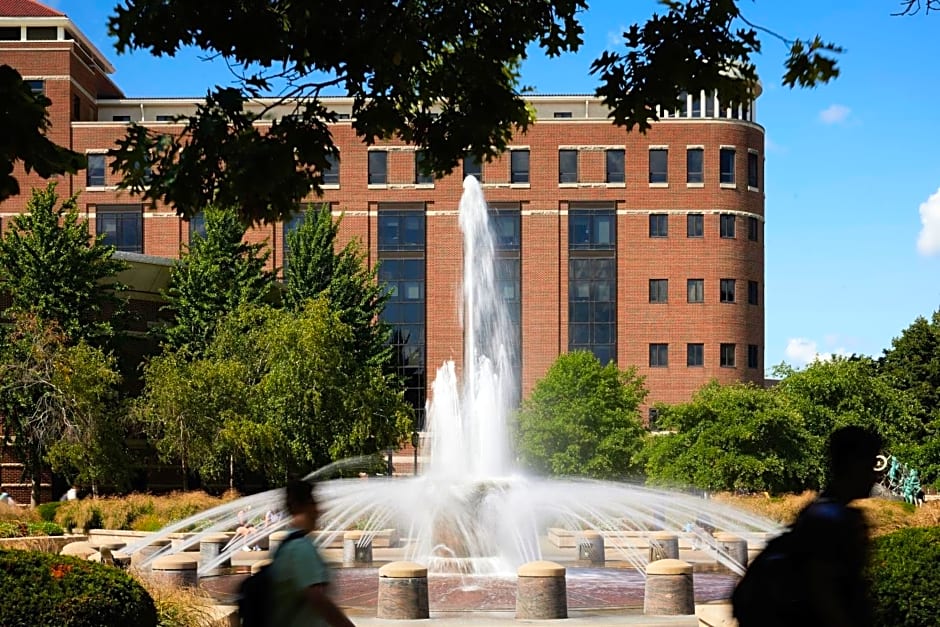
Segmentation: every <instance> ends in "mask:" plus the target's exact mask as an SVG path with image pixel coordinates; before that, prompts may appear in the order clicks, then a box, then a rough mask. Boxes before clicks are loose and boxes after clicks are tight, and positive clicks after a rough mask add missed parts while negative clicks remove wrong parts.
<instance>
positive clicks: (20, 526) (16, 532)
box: [0, 520, 27, 624]
mask: <svg viewBox="0 0 940 627" xmlns="http://www.w3.org/2000/svg"><path fill="white" fill-rule="evenodd" d="M26 525H27V523H26V522H25V521H22V520H2V521H0V538H22V537H23V536H25V535H27V530H26ZM0 624H2V623H0Z"/></svg>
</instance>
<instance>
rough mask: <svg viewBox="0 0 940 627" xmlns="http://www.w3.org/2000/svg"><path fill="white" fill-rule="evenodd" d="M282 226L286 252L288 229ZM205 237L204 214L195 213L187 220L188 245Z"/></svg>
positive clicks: (295, 217) (292, 220)
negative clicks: (198, 238) (196, 239)
mask: <svg viewBox="0 0 940 627" xmlns="http://www.w3.org/2000/svg"><path fill="white" fill-rule="evenodd" d="M300 217H301V218H303V213H300ZM296 219H297V216H296V215H295V216H294V217H293V218H292V219H291V223H293V222H294V220H296ZM284 226H285V228H284V235H285V236H284V249H285V250H286V249H287V231H288V228H287V225H286V224H285V225H284ZM294 228H296V227H294ZM205 236H206V214H205V212H203V211H200V212H198V213H196V214H195V215H193V217H191V218H190V219H189V241H190V243H192V241H193V238H195V237H205Z"/></svg>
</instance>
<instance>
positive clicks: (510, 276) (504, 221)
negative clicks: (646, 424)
mask: <svg viewBox="0 0 940 627" xmlns="http://www.w3.org/2000/svg"><path fill="white" fill-rule="evenodd" d="M490 220H491V224H492V227H493V232H494V234H495V236H496V241H495V248H496V250H495V253H496V259H495V264H494V267H493V272H494V274H495V285H494V288H495V290H496V294H497V297H498V298H501V299H502V301H503V305H504V306H505V308H506V313H507V314H508V316H509V321H510V323H511V324H512V342H510V344H511V345H510V346H507V347H505V348H506V350H507V351H508V352H509V355H510V357H509V360H510V363H511V366H512V368H513V369H514V371H515V372H522V358H521V351H522V275H521V262H520V244H521V241H522V238H521V228H522V217H521V212H520V211H519V206H518V205H515V206H513V207H511V208H509V207H507V208H491V209H490ZM516 384H517V386H516V389H515V390H513V394H514V398H512V399H510V403H509V405H510V406H511V407H514V406H516V405H517V404H518V402H519V401H520V400H521V399H522V382H521V381H520V380H519V378H518V377H517V380H516Z"/></svg>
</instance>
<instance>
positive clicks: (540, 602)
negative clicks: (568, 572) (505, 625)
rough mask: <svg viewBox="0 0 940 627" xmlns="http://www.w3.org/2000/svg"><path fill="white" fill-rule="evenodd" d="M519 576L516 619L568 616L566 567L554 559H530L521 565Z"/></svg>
mask: <svg viewBox="0 0 940 627" xmlns="http://www.w3.org/2000/svg"><path fill="white" fill-rule="evenodd" d="M517 575H518V576H519V579H518V581H517V583H516V618H517V619H519V620H541V619H549V618H568V591H567V587H566V585H565V567H564V566H562V565H560V564H556V563H555V562H545V561H539V562H529V563H528V564H523V565H522V566H520V567H519V570H518V571H517Z"/></svg>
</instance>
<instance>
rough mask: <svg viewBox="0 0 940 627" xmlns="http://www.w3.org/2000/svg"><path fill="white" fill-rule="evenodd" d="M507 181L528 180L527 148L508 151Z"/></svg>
mask: <svg viewBox="0 0 940 627" xmlns="http://www.w3.org/2000/svg"><path fill="white" fill-rule="evenodd" d="M509 182H510V183H528V182H529V151H528V150H510V151H509Z"/></svg>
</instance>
